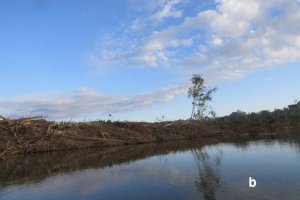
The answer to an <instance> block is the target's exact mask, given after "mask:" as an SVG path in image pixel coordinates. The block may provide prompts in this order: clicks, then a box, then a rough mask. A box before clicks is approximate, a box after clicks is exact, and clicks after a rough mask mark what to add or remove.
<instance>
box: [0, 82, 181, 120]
mask: <svg viewBox="0 0 300 200" xmlns="http://www.w3.org/2000/svg"><path fill="white" fill-rule="evenodd" d="M185 92H186V87H183V86H173V87H168V88H164V89H160V90H157V91H154V92H150V93H145V94H141V95H137V96H135V97H123V96H119V95H104V94H101V93H99V92H97V91H95V90H92V89H88V88H80V89H78V90H75V91H72V92H68V93H65V94H50V95H46V96H31V97H16V98H11V99H0V108H1V109H0V113H1V114H3V115H5V116H9V117H24V116H35V115H42V116H43V117H45V118H47V119H51V120H61V119H70V118H73V119H74V118H83V117H84V116H86V115H90V114H94V115H95V114H96V115H101V114H106V113H120V112H126V111H133V110H140V109H143V108H145V107H147V106H150V105H154V104H157V103H164V102H168V101H170V100H172V99H173V98H174V97H175V96H177V95H180V94H182V93H185Z"/></svg>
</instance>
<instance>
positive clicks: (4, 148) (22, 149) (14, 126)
mask: <svg viewBox="0 0 300 200" xmlns="http://www.w3.org/2000/svg"><path fill="white" fill-rule="evenodd" d="M50 127H51V126H50V122H47V121H46V120H44V119H42V117H40V116H37V117H31V118H21V119H8V118H5V117H3V116H1V115H0V137H1V140H0V158H5V156H7V155H11V154H18V153H27V151H28V150H30V149H31V147H33V146H35V145H36V144H37V143H42V142H43V141H44V140H47V139H48V138H49V135H48V134H47V132H48V131H49V130H48V129H49V128H50Z"/></svg>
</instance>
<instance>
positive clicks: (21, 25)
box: [0, 0, 300, 121]
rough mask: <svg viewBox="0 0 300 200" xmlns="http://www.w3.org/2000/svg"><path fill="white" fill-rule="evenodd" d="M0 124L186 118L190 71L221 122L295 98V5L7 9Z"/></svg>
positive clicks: (170, 0) (47, 4) (299, 20)
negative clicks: (209, 94) (202, 82)
mask: <svg viewBox="0 0 300 200" xmlns="http://www.w3.org/2000/svg"><path fill="white" fill-rule="evenodd" d="M0 27H1V29H0V30H1V31H0V45H1V48H0V71H1V73H0V78H1V84H0V91H1V95H0V114H2V115H4V116H8V117H24V116H32V115H43V116H44V117H45V118H47V119H50V120H69V119H73V120H93V119H108V118H109V117H108V114H109V113H112V117H111V118H112V119H114V120H139V121H141V120H144V121H155V120H157V118H160V117H161V116H162V115H164V116H165V118H166V119H167V120H173V119H186V118H188V117H189V114H190V109H191V103H190V100H189V99H188V98H187V88H188V87H189V84H190V78H191V76H192V74H194V73H200V74H203V76H204V77H205V79H206V82H207V84H208V85H210V86H216V87H217V88H218V91H217V93H216V94H215V97H214V102H212V104H211V105H212V106H213V108H214V110H215V111H216V112H217V114H218V116H222V115H225V114H229V113H231V112H233V111H236V110H238V109H240V110H244V111H246V112H252V111H254V112H256V111H259V110H262V109H269V110H273V109H274V108H282V107H284V106H286V105H288V104H291V103H293V101H294V100H295V99H298V100H299V99H300V92H299V91H300V79H299V78H298V77H299V74H300V68H299V63H300V3H299V1H297V0H272V1H271V0H269V1H268V0H266V1H261V0H251V1H241V0H216V1H209V0H141V1H134V0H122V1H121V0H119V1H117V0H114V1H104V0H103V1H96V0H89V1H86V0H75V1H71V0H69V1H66V0H62V1H58V0H54V1H50V0H28V1H21V0H19V1H17V0H9V1H8V0H5V1H1V2H0Z"/></svg>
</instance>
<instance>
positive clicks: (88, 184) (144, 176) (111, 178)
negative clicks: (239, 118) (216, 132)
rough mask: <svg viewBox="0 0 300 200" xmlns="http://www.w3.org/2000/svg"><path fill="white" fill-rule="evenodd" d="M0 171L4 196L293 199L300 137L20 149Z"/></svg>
mask: <svg viewBox="0 0 300 200" xmlns="http://www.w3.org/2000/svg"><path fill="white" fill-rule="evenodd" d="M0 170H1V171H0V173H1V174H0V199H2V200H8V199H9V200H11V199H22V200H33V199H64V200H68V199H72V200H73V199H75V200H76V199H101V200H102V199H122V200H126V199H128V200H129V199H130V200H133V199H138V200H143V199H164V200H165V199H172V200H175V199H205V200H213V199H222V200H226V199H272V200H273V199H295V200H296V199H300V140H299V139H288V138H285V139H260V140H246V139H244V140H235V141H219V140H212V139H203V140H195V141H192V142H187V141H181V142H172V143H161V144H143V145H128V146H120V147H112V148H105V149H89V150H76V151H68V152H54V153H44V154H33V155H27V156H23V155H22V156H21V155H20V156H18V157H12V158H7V159H6V160H1V161H0ZM249 177H251V179H254V180H255V181H256V186H255V187H249Z"/></svg>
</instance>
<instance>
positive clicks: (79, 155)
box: [0, 140, 219, 189]
mask: <svg viewBox="0 0 300 200" xmlns="http://www.w3.org/2000/svg"><path fill="white" fill-rule="evenodd" d="M218 142H219V141H218V140H205V141H197V142H194V143H193V144H192V148H202V147H203V146H205V145H213V144H216V143H218ZM190 146H191V145H190V143H189V142H187V141H181V142H171V143H162V144H155V143H152V144H143V145H128V146H120V147H110V148H105V149H89V150H79V151H60V152H52V153H46V154H32V155H27V156H18V157H13V158H10V159H6V160H0V171H1V173H0V189H1V187H5V186H8V185H11V184H16V183H19V184H21V183H26V182H37V181H41V180H43V179H45V178H46V177H48V176H50V175H55V174H59V173H64V174H65V173H71V172H74V171H81V170H84V169H97V168H104V167H112V166H113V165H118V164H122V163H127V164H128V163H130V162H132V161H135V160H138V159H143V158H146V157H149V156H153V155H164V154H168V153H170V152H173V153H176V152H181V151H185V150H188V149H189V148H190Z"/></svg>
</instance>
